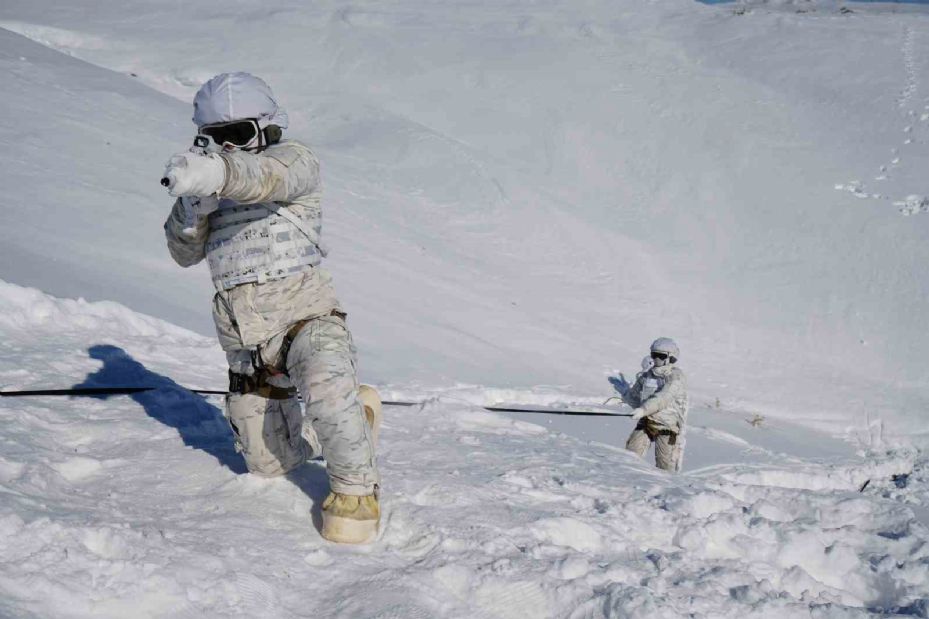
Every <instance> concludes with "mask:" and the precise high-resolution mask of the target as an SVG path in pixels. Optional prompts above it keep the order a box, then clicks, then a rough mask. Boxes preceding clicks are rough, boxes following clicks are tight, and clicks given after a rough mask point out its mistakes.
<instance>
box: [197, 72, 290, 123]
mask: <svg viewBox="0 0 929 619" xmlns="http://www.w3.org/2000/svg"><path fill="white" fill-rule="evenodd" d="M246 118H255V119H257V120H258V126H259V127H261V128H262V129H264V128H265V127H267V126H268V125H277V126H278V127H280V128H281V129H285V128H286V127H287V112H285V111H284V108H282V107H280V106H278V104H277V101H275V99H274V94H273V93H272V92H271V88H270V87H269V86H268V85H267V84H266V83H265V82H264V81H263V80H261V79H259V78H257V77H255V76H254V75H252V74H251V73H241V72H239V73H220V74H219V75H217V76H216V77H213V78H210V80H209V81H208V82H206V83H205V84H204V85H203V86H201V87H200V90H198V91H197V95H196V96H195V97H194V117H193V121H194V124H195V125H197V127H203V126H204V125H212V124H215V123H225V122H231V121H233V120H245V119H246Z"/></svg>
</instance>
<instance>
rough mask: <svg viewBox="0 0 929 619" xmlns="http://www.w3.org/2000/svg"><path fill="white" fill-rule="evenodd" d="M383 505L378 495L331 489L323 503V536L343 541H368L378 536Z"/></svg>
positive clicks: (349, 542)
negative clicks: (356, 494)
mask: <svg viewBox="0 0 929 619" xmlns="http://www.w3.org/2000/svg"><path fill="white" fill-rule="evenodd" d="M380 521H381V508H380V505H379V504H378V499H377V494H369V495H367V496H353V495H350V494H339V493H338V492H330V493H329V496H328V497H326V500H325V501H324V502H323V530H322V536H323V537H324V538H326V539H327V540H329V541H330V542H338V543H340V544H367V543H369V542H373V541H374V539H375V538H376V537H377V530H378V525H379V524H380Z"/></svg>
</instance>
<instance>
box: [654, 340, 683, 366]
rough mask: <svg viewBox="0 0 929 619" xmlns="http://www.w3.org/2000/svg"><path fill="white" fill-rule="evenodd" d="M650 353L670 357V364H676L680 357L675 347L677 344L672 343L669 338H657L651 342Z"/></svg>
mask: <svg viewBox="0 0 929 619" xmlns="http://www.w3.org/2000/svg"><path fill="white" fill-rule="evenodd" d="M652 352H663V353H665V354H666V355H668V356H669V357H671V363H676V362H677V359H678V357H680V356H681V350H680V348H678V347H677V344H675V343H674V340H672V339H671V338H669V337H659V338H658V339H657V340H655V341H654V342H652Z"/></svg>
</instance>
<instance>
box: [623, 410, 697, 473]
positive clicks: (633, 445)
mask: <svg viewBox="0 0 929 619" xmlns="http://www.w3.org/2000/svg"><path fill="white" fill-rule="evenodd" d="M653 440H654V442H655V466H657V467H658V468H660V469H663V470H665V471H671V472H672V473H676V472H679V471H680V470H681V465H682V464H683V459H684V441H683V437H682V436H681V435H677V434H669V433H667V432H665V433H656V432H653V431H650V430H649V429H648V424H647V422H646V420H644V419H643V420H641V421H639V425H638V426H636V429H635V430H633V431H632V434H630V435H629V440H627V441H626V449H628V450H629V451H631V452H634V453H635V454H636V455H637V456H639V457H640V458H641V457H643V456H644V455H645V452H647V451H648V448H649V446H650V445H651V444H652V441H653Z"/></svg>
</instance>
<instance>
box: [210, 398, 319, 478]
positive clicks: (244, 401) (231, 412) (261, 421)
mask: <svg viewBox="0 0 929 619" xmlns="http://www.w3.org/2000/svg"><path fill="white" fill-rule="evenodd" d="M226 418H227V419H228V421H229V425H230V427H231V428H232V431H233V434H234V435H235V442H236V449H237V451H239V452H240V453H241V454H242V457H243V458H244V459H245V465H246V467H247V468H248V471H249V472H250V473H253V474H255V475H259V476H262V477H277V476H279V475H283V474H285V473H287V472H289V471H291V470H293V469H294V468H296V467H297V466H299V465H300V464H302V463H303V461H304V460H306V457H307V448H306V441H305V440H304V439H303V437H302V436H301V432H300V428H301V414H300V405H299V404H298V403H297V401H296V399H294V398H291V399H287V400H274V399H269V398H266V397H263V396H261V395H257V394H230V395H229V396H227V398H226Z"/></svg>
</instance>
